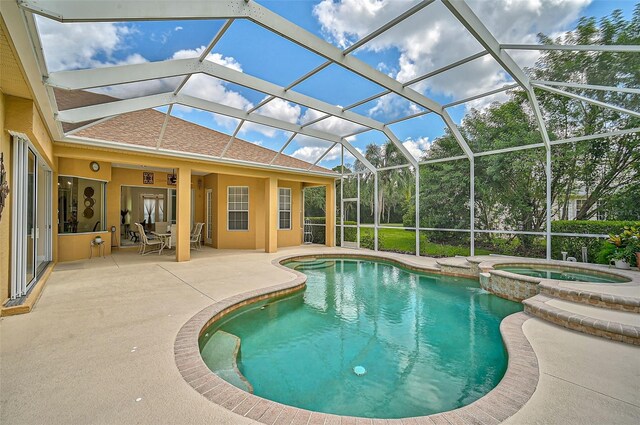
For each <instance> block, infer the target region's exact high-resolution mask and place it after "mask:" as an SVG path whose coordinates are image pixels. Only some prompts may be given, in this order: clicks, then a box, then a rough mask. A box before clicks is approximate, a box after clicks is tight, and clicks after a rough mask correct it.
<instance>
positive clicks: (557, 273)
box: [494, 264, 629, 283]
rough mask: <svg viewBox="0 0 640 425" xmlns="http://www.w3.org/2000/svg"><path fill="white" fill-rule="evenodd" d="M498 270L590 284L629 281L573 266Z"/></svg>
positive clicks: (499, 268) (539, 265)
mask: <svg viewBox="0 0 640 425" xmlns="http://www.w3.org/2000/svg"><path fill="white" fill-rule="evenodd" d="M494 269H496V270H504V271H505V272H509V273H515V274H520V275H524V276H531V277H539V278H542V279H554V280H568V281H571V282H588V283H624V282H629V279H627V278H624V277H621V276H616V275H613V274H610V273H604V272H599V271H595V270H589V269H585V268H577V267H571V266H567V267H565V266H547V265H544V264H529V265H513V264H506V265H496V266H494Z"/></svg>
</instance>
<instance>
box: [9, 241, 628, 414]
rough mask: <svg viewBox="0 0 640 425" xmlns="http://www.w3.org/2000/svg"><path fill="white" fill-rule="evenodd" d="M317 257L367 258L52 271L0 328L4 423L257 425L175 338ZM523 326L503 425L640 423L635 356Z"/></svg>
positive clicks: (122, 256)
mask: <svg viewBox="0 0 640 425" xmlns="http://www.w3.org/2000/svg"><path fill="white" fill-rule="evenodd" d="M312 252H313V253H315V252H317V253H331V252H337V253H344V252H362V251H354V250H345V249H329V248H325V247H320V246H311V247H309V246H307V247H298V248H290V249H281V250H280V251H279V252H278V253H275V254H265V253H264V252H261V251H260V252H259V251H225V250H213V249H204V250H202V251H196V252H193V255H192V258H193V259H192V261H191V262H188V263H176V262H174V261H173V257H171V256H168V255H162V256H158V255H149V256H146V257H140V256H138V255H137V254H135V253H130V252H120V253H115V254H114V255H112V256H111V257H107V258H94V259H92V260H87V261H80V262H73V263H63V264H58V265H57V266H56V269H55V270H54V272H53V273H52V275H51V277H50V280H49V282H48V283H47V286H46V288H45V290H44V293H43V295H42V298H41V299H40V301H39V303H38V305H37V306H36V308H35V309H34V311H32V312H31V313H29V314H28V315H22V316H12V317H6V318H2V319H1V320H0V360H1V362H0V380H1V386H2V391H1V392H0V400H1V404H2V405H1V409H0V423H2V424H34V423H47V424H57V423H66V424H69V423H73V424H76V423H83V424H84V423H96V424H123V423H127V424H128V423H139V424H158V423H167V424H168V423H172V424H200V423H213V424H245V423H253V421H251V420H249V419H247V418H244V417H241V416H239V415H236V414H234V413H231V412H230V411H228V410H226V409H224V408H222V407H219V406H218V405H216V404H213V403H211V402H209V401H208V400H207V399H205V398H204V397H202V396H201V395H200V394H198V393H197V392H196V391H194V390H193V389H192V388H191V387H190V386H189V385H188V384H187V383H186V382H185V381H184V380H183V379H182V377H181V375H180V373H179V372H178V369H177V368H176V364H175V360H174V354H173V346H174V340H175V337H176V334H177V332H178V330H179V329H180V327H181V326H182V325H183V324H184V323H185V322H186V321H187V320H189V319H190V318H191V317H192V316H193V315H194V314H195V313H197V312H198V311H200V310H202V309H203V308H204V307H206V306H208V305H210V304H212V303H213V302H215V301H219V300H222V299H224V298H227V297H229V296H232V295H236V294H239V293H242V292H246V291H249V290H253V289H258V288H262V287H266V286H271V285H274V284H278V283H284V282H286V281H288V280H290V279H291V278H292V277H293V274H292V273H289V272H287V271H284V270H281V269H279V268H276V267H274V266H273V265H272V264H271V261H272V260H273V259H274V258H278V257H280V256H283V255H293V254H299V253H312ZM396 255H397V254H394V256H396ZM403 257H405V258H407V259H408V260H409V261H410V262H413V263H417V264H420V265H422V266H427V267H433V266H435V264H436V263H435V260H434V259H430V258H424V257H420V258H417V257H410V256H403ZM523 329H524V333H525V335H526V336H527V338H528V339H529V340H530V342H531V345H532V346H533V349H534V351H535V353H536V355H537V357H538V361H539V365H540V372H541V376H540V381H539V384H538V388H537V390H536V392H535V393H534V395H533V397H532V398H531V400H529V402H528V403H527V404H526V405H525V406H524V408H523V409H522V410H521V411H519V412H518V413H517V414H515V415H514V416H512V417H511V418H509V419H507V421H506V423H510V424H637V423H639V422H640V347H636V346H631V345H627V344H622V343H617V342H611V341H608V340H605V339H602V338H598V337H593V336H589V335H585V334H581V333H578V332H574V331H570V330H567V329H564V328H561V327H559V326H555V325H552V324H550V323H547V322H544V321H542V320H540V319H535V318H532V319H529V320H527V321H526V322H525V323H524V325H523Z"/></svg>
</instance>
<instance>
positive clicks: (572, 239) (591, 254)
mask: <svg viewBox="0 0 640 425" xmlns="http://www.w3.org/2000/svg"><path fill="white" fill-rule="evenodd" d="M625 226H629V227H631V226H635V227H637V226H640V221H595V220H593V221H592V220H558V221H553V222H552V223H551V232H552V233H591V234H601V235H608V234H618V233H622V231H623V229H624V227H625ZM606 245H607V239H606V238H601V239H600V238H584V237H578V236H552V237H551V258H553V259H556V260H561V259H562V254H561V252H562V251H566V252H567V253H568V256H569V257H576V258H577V259H578V261H582V247H583V246H586V247H587V256H588V258H587V259H588V261H589V262H590V263H600V264H608V263H609V261H608V260H607V259H606V255H599V254H600V252H601V251H604V250H606V248H607V247H606Z"/></svg>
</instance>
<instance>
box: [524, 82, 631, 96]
mask: <svg viewBox="0 0 640 425" xmlns="http://www.w3.org/2000/svg"><path fill="white" fill-rule="evenodd" d="M531 84H534V85H545V86H552V87H571V88H574V89H584V90H599V91H613V92H619V93H630V94H640V89H636V88H631V87H615V86H598V85H594V84H578V83H561V82H559V81H542V80H531Z"/></svg>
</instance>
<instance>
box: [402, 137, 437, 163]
mask: <svg viewBox="0 0 640 425" xmlns="http://www.w3.org/2000/svg"><path fill="white" fill-rule="evenodd" d="M402 144H403V145H404V147H405V148H407V150H408V151H409V153H410V154H411V155H413V157H414V158H415V159H417V160H420V159H422V157H423V156H424V154H425V153H426V152H427V150H429V148H430V147H431V142H430V141H429V138H428V137H419V138H418V139H416V140H413V139H411V138H408V139H407V140H405V141H404V142H402Z"/></svg>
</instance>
